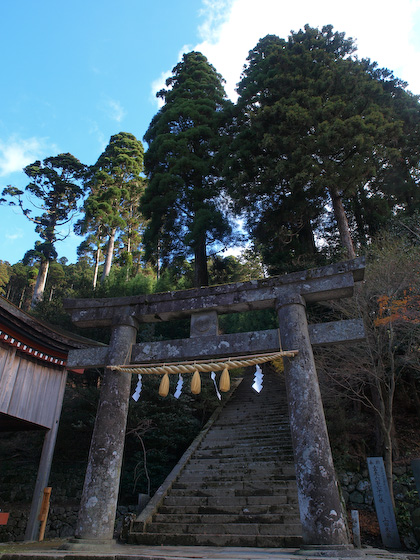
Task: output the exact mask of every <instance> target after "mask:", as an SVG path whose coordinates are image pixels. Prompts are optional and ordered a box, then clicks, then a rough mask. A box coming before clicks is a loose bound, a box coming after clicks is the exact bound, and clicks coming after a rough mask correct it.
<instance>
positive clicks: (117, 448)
mask: <svg viewBox="0 0 420 560" xmlns="http://www.w3.org/2000/svg"><path fill="white" fill-rule="evenodd" d="M137 329H138V322H137V321H136V320H135V319H133V317H125V318H119V321H118V325H116V326H114V327H113V329H112V334H111V342H110V346H109V352H108V360H107V363H108V366H112V365H121V364H126V363H128V362H129V361H130V356H131V347H132V345H133V344H134V343H135V341H136V335H137ZM130 389H131V375H130V374H127V373H121V372H117V371H113V370H111V369H110V368H109V367H106V368H105V371H104V378H103V382H102V387H101V393H100V397H99V405H98V412H97V415H96V421H95V427H94V430H93V435H92V442H91V446H90V451H89V460H88V466H87V471H86V477H85V483H84V486H83V492H82V500H81V504H80V510H79V518H78V522H77V528H76V533H75V536H76V538H77V539H84V540H86V541H93V542H94V543H98V544H99V543H107V542H109V543H111V542H112V539H113V534H114V523H115V515H116V509H117V500H118V491H119V485H120V474H121V464H122V458H123V452H124V440H125V430H126V425H127V413H128V404H129V399H130Z"/></svg>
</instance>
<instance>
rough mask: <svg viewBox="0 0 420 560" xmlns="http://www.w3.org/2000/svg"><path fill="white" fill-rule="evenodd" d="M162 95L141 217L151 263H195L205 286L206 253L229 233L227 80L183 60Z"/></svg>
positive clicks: (197, 61)
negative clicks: (224, 184)
mask: <svg viewBox="0 0 420 560" xmlns="http://www.w3.org/2000/svg"><path fill="white" fill-rule="evenodd" d="M172 72H173V75H172V77H170V78H168V79H167V80H166V86H167V87H168V89H163V90H161V91H159V92H158V93H157V97H160V98H161V99H163V100H164V102H165V104H164V105H163V107H162V108H161V109H160V110H159V112H158V113H157V114H156V115H155V116H154V117H153V119H152V121H151V123H150V125H149V128H148V130H147V132H146V134H145V135H144V140H145V141H146V142H147V143H148V145H149V149H148V151H147V152H146V155H145V169H146V173H147V175H148V178H149V183H148V186H147V187H146V191H145V194H144V197H143V199H142V211H143V212H144V215H145V217H146V218H148V219H150V222H149V223H148V226H147V228H146V231H145V236H144V244H145V253H146V259H148V260H152V261H153V260H154V261H155V262H156V264H157V267H158V268H159V260H160V259H162V262H163V264H166V263H168V262H170V261H171V260H174V259H176V258H177V257H179V256H180V255H185V253H191V254H193V255H194V284H195V286H197V287H198V286H205V285H207V284H208V270H207V247H208V246H209V245H210V244H211V243H214V242H225V241H226V240H227V239H228V237H229V235H230V233H231V229H230V226H229V223H228V221H227V218H226V215H225V214H224V213H223V211H222V209H221V206H220V204H219V199H220V194H221V187H220V181H219V178H220V170H219V166H218V163H217V161H218V158H217V156H218V153H219V150H220V146H221V142H223V138H224V137H223V119H224V109H225V108H226V107H227V106H228V105H229V102H228V101H227V100H226V94H225V91H224V88H223V85H222V78H221V76H220V74H218V73H217V72H216V70H215V69H214V68H213V66H212V65H211V64H209V63H208V61H207V59H206V57H205V56H203V55H202V54H201V53H199V52H190V53H188V54H184V56H183V59H182V62H180V63H179V64H178V65H177V66H175V68H174V69H173V71H172Z"/></svg>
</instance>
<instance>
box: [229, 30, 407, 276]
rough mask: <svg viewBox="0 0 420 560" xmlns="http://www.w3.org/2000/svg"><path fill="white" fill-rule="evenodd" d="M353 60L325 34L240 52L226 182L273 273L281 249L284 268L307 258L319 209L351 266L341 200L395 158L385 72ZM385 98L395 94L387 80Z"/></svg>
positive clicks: (337, 36)
mask: <svg viewBox="0 0 420 560" xmlns="http://www.w3.org/2000/svg"><path fill="white" fill-rule="evenodd" d="M354 51H355V45H354V43H353V40H352V39H351V38H349V39H346V38H345V36H344V33H337V32H335V33H334V32H333V29H332V26H330V25H328V26H325V27H323V28H322V30H321V31H320V30H318V29H313V28H311V27H309V26H308V25H306V26H305V28H304V30H300V31H299V32H296V33H295V32H292V33H291V35H290V37H289V39H288V40H287V41H285V40H283V39H279V38H278V37H276V36H270V35H268V36H267V37H265V38H264V39H262V40H261V41H260V42H259V43H258V45H257V46H256V47H255V49H253V50H252V51H250V53H249V56H248V59H247V60H248V63H247V66H246V68H245V70H244V73H243V76H242V79H241V82H240V84H239V86H238V93H239V99H238V103H237V115H236V121H235V124H236V128H234V132H235V136H234V142H233V146H232V154H231V156H230V158H228V160H227V161H228V173H229V174H230V177H231V179H232V184H233V188H232V191H231V192H232V196H233V197H234V199H235V200H236V201H237V205H238V206H239V208H241V209H244V208H245V210H246V213H247V218H248V224H249V226H250V229H251V231H252V233H253V235H254V238H255V239H256V241H257V242H258V243H260V244H261V245H262V246H263V248H265V249H264V256H265V259H266V262H267V264H269V265H272V268H273V269H274V270H276V268H277V270H278V269H279V268H280V269H281V266H282V264H281V255H282V253H286V254H287V250H286V251H285V249H286V247H288V249H289V253H288V254H287V258H288V259H290V258H292V259H293V258H295V259H298V258H299V255H304V256H305V257H306V258H307V256H308V255H309V256H310V255H314V253H316V247H315V243H314V229H315V228H316V226H317V224H318V223H319V220H320V219H321V217H322V216H323V214H324V213H325V207H326V205H331V206H332V208H333V211H334V216H335V220H336V224H337V227H338V231H339V234H340V239H341V243H342V246H343V247H344V249H345V250H346V253H347V256H348V257H349V258H353V257H354V256H355V250H354V245H353V240H352V237H351V234H350V228H349V223H348V218H347V214H346V211H345V207H344V205H343V201H345V200H348V199H349V198H351V196H353V195H354V194H355V193H356V192H357V190H358V189H360V188H361V187H363V186H364V185H366V184H368V182H369V181H371V180H372V179H373V178H374V177H375V175H376V173H377V172H378V171H379V170H381V169H382V168H384V167H385V166H387V165H389V163H390V162H391V161H392V159H395V157H396V154H397V153H399V152H398V143H399V142H400V141H401V138H402V134H401V133H402V126H403V123H402V121H401V120H399V119H398V118H396V114H395V112H394V110H393V101H392V99H393V96H392V94H390V93H389V92H387V88H386V85H387V79H386V73H385V72H384V71H382V72H379V73H378V72H375V71H374V66H373V65H371V64H370V63H369V61H359V60H358V59H357V58H354V57H352V56H351V55H352V53H353V52H354ZM388 74H389V73H388ZM388 77H389V76H388ZM394 89H398V90H399V91H400V92H401V91H402V89H401V87H400V84H399V83H397V82H396V81H395V80H394ZM404 93H405V92H404ZM370 194H371V193H370ZM276 245H277V246H276ZM279 255H280V256H279ZM299 265H300V263H299ZM300 266H301V265H300Z"/></svg>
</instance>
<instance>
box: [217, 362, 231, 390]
mask: <svg viewBox="0 0 420 560" xmlns="http://www.w3.org/2000/svg"><path fill="white" fill-rule="evenodd" d="M219 389H220V390H221V391H222V393H226V392H227V391H229V389H230V376H229V370H228V368H227V367H225V369H224V370H223V372H222V375H221V376H220V382H219Z"/></svg>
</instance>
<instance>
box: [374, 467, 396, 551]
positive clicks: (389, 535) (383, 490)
mask: <svg viewBox="0 0 420 560" xmlns="http://www.w3.org/2000/svg"><path fill="white" fill-rule="evenodd" d="M367 462H368V469H369V476H370V482H371V484H372V492H373V499H374V502H375V509H376V515H377V516H378V521H379V528H380V530H381V537H382V542H383V544H384V546H386V547H388V548H401V542H400V537H399V536H398V529H397V523H396V521H395V514H394V508H393V507H392V501H391V494H390V492H389V486H388V481H387V478H386V473H385V467H384V460H383V459H382V457H368V460H367Z"/></svg>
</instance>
